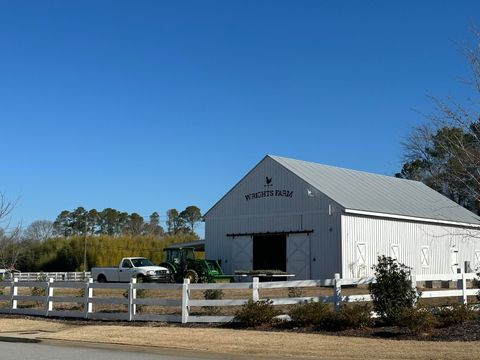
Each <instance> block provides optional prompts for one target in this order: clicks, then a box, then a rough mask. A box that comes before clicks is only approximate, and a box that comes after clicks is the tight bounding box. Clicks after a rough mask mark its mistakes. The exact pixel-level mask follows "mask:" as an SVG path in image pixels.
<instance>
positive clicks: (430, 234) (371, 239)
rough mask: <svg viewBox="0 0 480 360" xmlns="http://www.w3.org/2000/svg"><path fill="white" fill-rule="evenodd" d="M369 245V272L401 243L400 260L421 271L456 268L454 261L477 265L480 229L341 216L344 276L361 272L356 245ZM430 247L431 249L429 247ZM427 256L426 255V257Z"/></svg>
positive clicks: (443, 271)
mask: <svg viewBox="0 0 480 360" xmlns="http://www.w3.org/2000/svg"><path fill="white" fill-rule="evenodd" d="M359 243H360V244H361V243H364V244H365V247H366V259H365V260H366V269H367V274H372V269H371V267H372V265H374V264H375V263H376V261H377V257H378V256H380V255H387V256H388V255H390V254H392V244H395V246H398V261H399V262H401V263H404V264H406V265H408V266H410V267H412V268H413V271H414V272H416V273H419V274H427V273H429V274H433V273H449V272H452V271H455V266H452V265H453V263H454V262H458V265H459V266H462V267H463V266H464V262H465V261H470V262H471V266H472V265H474V264H475V249H477V250H478V249H480V231H479V230H470V229H465V228H460V227H451V226H441V225H436V224H427V223H418V222H413V221H400V220H394V219H383V218H374V217H363V216H355V215H342V259H343V260H342V270H343V276H344V277H350V276H354V275H355V274H356V273H358V271H359V269H358V261H357V252H358V250H357V244H359ZM426 249H428V250H426ZM425 256H426V257H427V258H425Z"/></svg>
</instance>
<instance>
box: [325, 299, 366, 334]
mask: <svg viewBox="0 0 480 360" xmlns="http://www.w3.org/2000/svg"><path fill="white" fill-rule="evenodd" d="M333 320H334V322H333V323H334V325H335V326H336V329H337V330H345V329H362V328H367V327H371V326H373V324H374V320H373V318H372V308H371V306H370V305H369V304H365V305H358V304H354V305H350V306H346V305H344V306H342V307H341V309H340V310H339V311H338V312H337V313H335V317H334V319H333Z"/></svg>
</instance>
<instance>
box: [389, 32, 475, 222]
mask: <svg viewBox="0 0 480 360" xmlns="http://www.w3.org/2000/svg"><path fill="white" fill-rule="evenodd" d="M464 54H465V58H466V59H467V61H468V64H469V66H470V69H471V77H470V79H469V80H468V81H465V83H466V84H467V85H469V86H471V89H472V97H471V98H470V100H469V101H466V102H464V103H463V104H461V103H459V102H457V101H455V100H453V99H451V98H447V99H440V98H436V97H432V100H433V103H434V110H433V112H432V113H430V114H429V115H427V122H426V124H424V125H422V126H420V127H417V128H414V129H413V131H412V132H411V134H410V136H409V138H408V139H407V141H406V142H405V143H404V149H405V164H404V165H403V168H402V171H401V173H399V174H397V176H400V177H404V178H408V179H413V180H419V181H423V182H424V183H426V184H427V185H429V186H430V187H432V188H434V189H435V190H437V191H439V192H441V193H443V194H444V195H446V196H448V197H450V198H451V199H452V200H454V201H456V202H457V203H459V204H460V205H462V206H464V207H466V208H467V209H469V210H471V211H473V212H475V213H477V214H480V32H478V31H477V32H475V43H474V45H473V46H471V47H468V48H465V50H464Z"/></svg>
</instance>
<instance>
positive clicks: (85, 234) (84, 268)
mask: <svg viewBox="0 0 480 360" xmlns="http://www.w3.org/2000/svg"><path fill="white" fill-rule="evenodd" d="M83 272H84V273H86V272H87V216H85V231H84V232H83Z"/></svg>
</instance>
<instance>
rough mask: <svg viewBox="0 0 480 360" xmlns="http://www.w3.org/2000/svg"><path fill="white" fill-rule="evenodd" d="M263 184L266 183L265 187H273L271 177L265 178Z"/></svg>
mask: <svg viewBox="0 0 480 360" xmlns="http://www.w3.org/2000/svg"><path fill="white" fill-rule="evenodd" d="M265 182H266V183H267V184H266V185H265V186H273V185H272V178H271V177H268V176H267V177H265Z"/></svg>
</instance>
